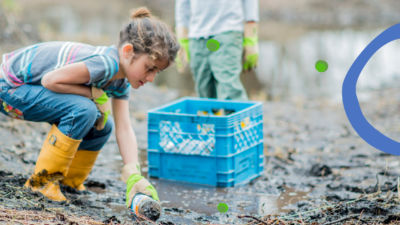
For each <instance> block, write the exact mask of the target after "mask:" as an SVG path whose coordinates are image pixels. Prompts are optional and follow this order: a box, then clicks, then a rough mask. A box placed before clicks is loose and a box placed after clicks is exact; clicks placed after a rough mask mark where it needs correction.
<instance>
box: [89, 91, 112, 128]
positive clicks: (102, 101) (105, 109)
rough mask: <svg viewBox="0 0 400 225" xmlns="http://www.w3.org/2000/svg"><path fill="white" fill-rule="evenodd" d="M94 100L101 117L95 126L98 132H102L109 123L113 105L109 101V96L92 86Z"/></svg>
mask: <svg viewBox="0 0 400 225" xmlns="http://www.w3.org/2000/svg"><path fill="white" fill-rule="evenodd" d="M92 100H93V102H94V103H95V104H96V107H97V109H98V110H99V111H100V113H101V116H100V117H99V118H98V119H97V121H96V123H95V124H94V126H95V127H96V129H97V130H102V129H103V128H104V126H105V125H106V123H107V120H108V116H109V115H110V112H111V103H110V101H108V96H107V94H106V93H105V92H104V91H103V90H102V89H101V88H97V87H93V86H92Z"/></svg>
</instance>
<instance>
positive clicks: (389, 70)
mask: <svg viewBox="0 0 400 225" xmlns="http://www.w3.org/2000/svg"><path fill="white" fill-rule="evenodd" d="M384 29H385V28H381V29H375V30H362V31H355V30H339V31H309V32H308V33H306V34H305V35H303V36H301V37H299V38H296V39H293V40H291V41H287V42H285V43H278V42H276V41H262V42H261V43H260V62H261V63H260V65H259V67H258V69H257V70H256V74H257V78H258V80H259V81H260V83H261V84H262V85H263V86H264V87H265V91H266V92H267V94H268V96H270V98H272V99H280V98H293V97H302V98H311V99H315V98H321V97H322V98H329V99H333V100H336V101H341V89H342V83H343V80H344V77H345V76H346V74H347V71H348V70H349V68H350V66H351V65H352V63H353V62H354V60H355V59H356V58H357V56H358V55H359V54H360V53H361V51H362V50H363V49H364V48H365V47H366V46H367V45H368V44H369V43H370V42H371V41H372V40H373V39H374V38H375V37H376V36H377V35H378V34H379V33H380V32H382V31H383V30H384ZM399 50H400V42H399V41H394V42H392V43H389V44H388V45H386V46H384V47H382V48H381V49H380V50H379V51H378V52H377V53H376V54H375V55H374V56H373V57H372V58H371V59H370V61H369V62H368V63H367V65H366V66H365V68H364V70H363V71H362V73H361V74H360V78H359V80H358V83H357V90H358V93H359V94H358V96H359V99H360V100H361V101H363V100H367V99H365V98H364V97H363V95H362V93H363V92H366V91H368V90H370V89H377V88H385V87H393V85H396V84H395V82H393V81H394V80H396V79H398V78H399V70H398V68H397V57H396V55H397V52H398V51H399ZM320 59H321V60H325V61H326V62H328V64H329V69H328V70H327V71H326V72H324V73H319V72H318V71H317V70H316V69H315V63H316V61H318V60H320Z"/></svg>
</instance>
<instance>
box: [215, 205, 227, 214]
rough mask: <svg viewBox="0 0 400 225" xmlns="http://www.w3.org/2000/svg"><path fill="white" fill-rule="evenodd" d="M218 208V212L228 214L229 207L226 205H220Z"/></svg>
mask: <svg viewBox="0 0 400 225" xmlns="http://www.w3.org/2000/svg"><path fill="white" fill-rule="evenodd" d="M217 208H218V211H219V212H220V213H226V212H228V205H227V204H225V203H219V204H218V206H217Z"/></svg>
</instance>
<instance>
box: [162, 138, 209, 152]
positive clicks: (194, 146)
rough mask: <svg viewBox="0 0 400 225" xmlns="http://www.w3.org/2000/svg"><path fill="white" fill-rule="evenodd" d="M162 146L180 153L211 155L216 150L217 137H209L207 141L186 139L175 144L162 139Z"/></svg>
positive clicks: (168, 150)
mask: <svg viewBox="0 0 400 225" xmlns="http://www.w3.org/2000/svg"><path fill="white" fill-rule="evenodd" d="M160 145H161V146H164V147H163V149H164V151H165V152H170V153H180V154H184V155H210V154H211V152H212V151H213V150H214V146H215V139H214V138H209V139H208V140H207V141H201V140H191V139H184V140H183V141H182V142H180V143H179V144H177V145H175V144H174V142H172V141H165V140H164V141H161V143H160Z"/></svg>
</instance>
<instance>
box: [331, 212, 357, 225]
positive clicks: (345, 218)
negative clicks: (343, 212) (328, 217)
mask: <svg viewBox="0 0 400 225" xmlns="http://www.w3.org/2000/svg"><path fill="white" fill-rule="evenodd" d="M360 215H361V214H357V215H351V216H346V217H344V218H341V219H338V220H335V221H332V222H329V223H324V225H330V224H335V223H339V222H342V221H345V220H348V219H352V218H354V217H357V216H360Z"/></svg>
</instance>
